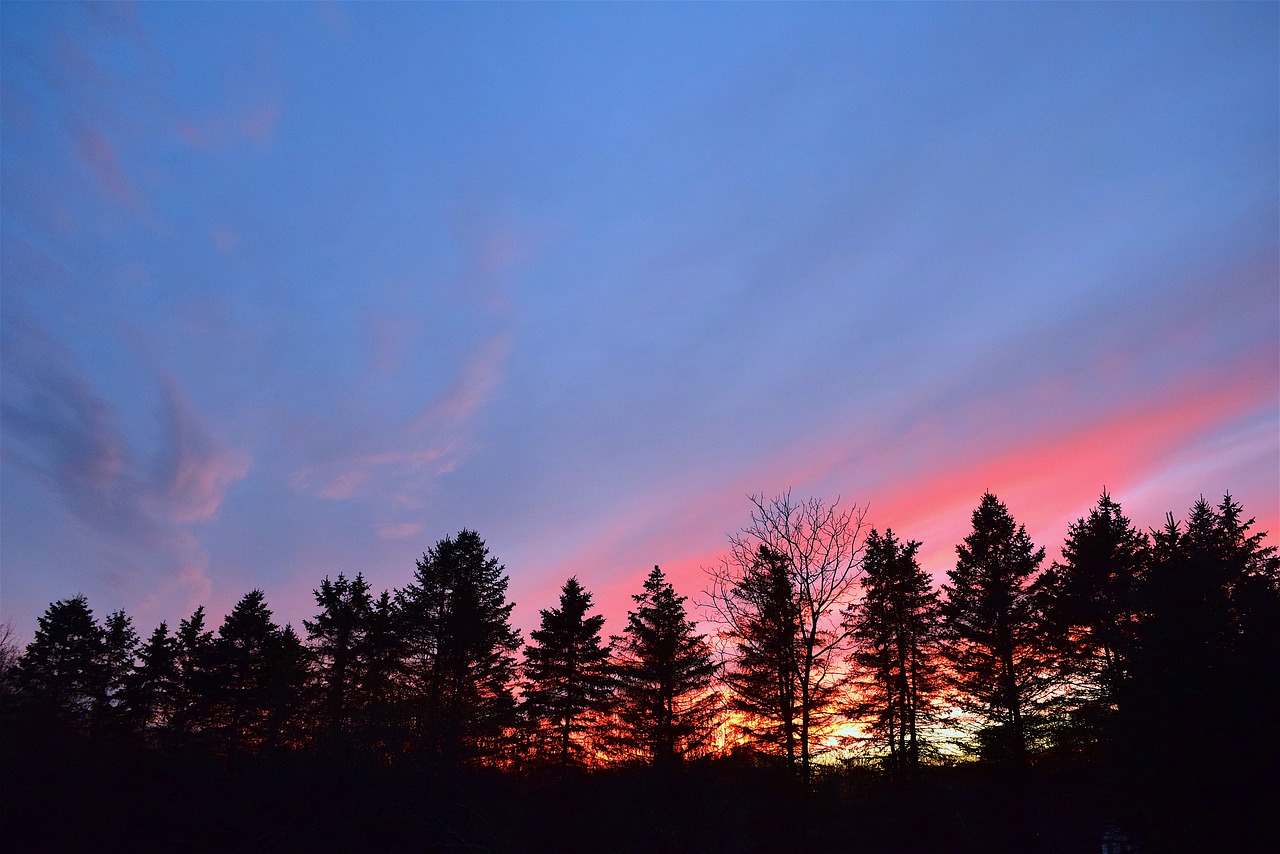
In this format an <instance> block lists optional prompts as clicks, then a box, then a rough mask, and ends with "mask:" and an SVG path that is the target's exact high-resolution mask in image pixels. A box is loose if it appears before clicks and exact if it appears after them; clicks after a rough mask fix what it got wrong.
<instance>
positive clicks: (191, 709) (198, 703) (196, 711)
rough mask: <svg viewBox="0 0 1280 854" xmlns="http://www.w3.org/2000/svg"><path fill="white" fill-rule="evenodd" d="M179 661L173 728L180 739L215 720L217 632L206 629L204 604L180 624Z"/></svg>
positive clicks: (177, 657)
mask: <svg viewBox="0 0 1280 854" xmlns="http://www.w3.org/2000/svg"><path fill="white" fill-rule="evenodd" d="M174 641H175V664H176V665H177V670H178V685H177V691H176V697H175V703H174V711H173V715H172V717H171V718H170V720H169V729H170V730H171V731H172V733H173V735H174V736H175V737H177V738H178V739H179V740H182V739H184V738H186V737H187V736H189V735H191V734H192V733H193V732H195V731H197V730H202V729H206V728H207V727H209V726H210V725H211V723H212V721H211V717H210V716H211V715H212V713H213V703H214V699H215V695H216V689H217V685H216V678H217V674H216V673H215V672H214V669H213V668H214V649H215V644H214V637H213V632H212V631H210V630H209V629H206V628H205V615H204V606H203V605H201V606H199V607H198V608H196V609H195V611H194V612H193V613H192V614H191V616H190V617H188V618H187V619H185V620H182V621H180V622H179V623H178V631H177V633H176V634H175V635H174Z"/></svg>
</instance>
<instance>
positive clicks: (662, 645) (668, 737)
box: [613, 566, 719, 765]
mask: <svg viewBox="0 0 1280 854" xmlns="http://www.w3.org/2000/svg"><path fill="white" fill-rule="evenodd" d="M631 598H632V600H633V601H634V602H635V603H636V609H635V610H634V611H630V612H628V614H627V626H626V628H625V629H624V630H623V634H622V636H621V637H617V638H614V639H613V646H614V651H615V659H614V670H615V673H616V676H617V680H618V693H617V705H616V708H615V714H616V717H617V720H618V724H619V727H618V733H617V735H618V739H617V740H618V742H619V743H620V747H621V749H622V750H624V751H625V752H626V753H627V754H628V755H631V756H638V757H640V758H642V759H643V760H645V761H647V762H650V763H653V764H657V765H669V764H671V763H673V762H676V761H678V760H680V759H683V758H684V757H686V756H688V755H690V754H697V753H699V752H701V751H702V750H704V749H706V744H707V740H708V738H709V737H710V734H711V728H712V726H713V724H714V718H715V714H716V710H717V707H718V699H719V698H718V697H717V695H716V694H715V692H714V691H712V689H711V683H712V679H713V677H714V676H715V672H716V665H715V661H714V659H713V658H712V654H711V648H710V645H709V644H708V643H707V639H706V638H704V637H703V636H702V635H700V634H698V633H697V625H696V624H695V623H694V622H693V621H692V620H690V619H689V618H688V616H687V615H686V613H685V601H686V597H684V596H677V595H676V592H675V588H674V587H672V585H671V583H670V582H669V581H667V578H666V576H665V575H664V574H663V572H662V570H661V569H659V568H658V567H656V566H655V567H654V568H653V571H652V572H650V573H649V577H648V578H646V579H645V582H644V590H643V592H641V593H638V594H636V595H634V596H632V597H631Z"/></svg>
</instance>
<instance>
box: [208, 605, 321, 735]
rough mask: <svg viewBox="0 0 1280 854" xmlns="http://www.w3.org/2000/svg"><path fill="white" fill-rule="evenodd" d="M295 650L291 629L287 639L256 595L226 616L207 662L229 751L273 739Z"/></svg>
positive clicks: (220, 722) (294, 636)
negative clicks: (209, 660)
mask: <svg viewBox="0 0 1280 854" xmlns="http://www.w3.org/2000/svg"><path fill="white" fill-rule="evenodd" d="M290 636H291V637H290ZM295 646H296V647H297V649H294V647H295ZM300 647H301V644H300V643H299V642H298V639H297V636H296V635H294V634H293V631H292V629H290V630H289V631H288V635H286V633H285V632H284V630H282V629H281V628H280V627H279V626H277V625H276V624H275V623H274V622H273V621H272V615H271V610H270V609H269V608H268V607H267V603H266V597H265V596H264V594H263V592H262V591H261V590H253V591H250V592H249V593H247V594H245V596H244V597H243V598H242V599H241V600H240V601H239V602H237V603H236V606H235V607H234V608H233V609H232V610H231V613H230V614H228V615H227V618H226V619H225V620H224V621H223V623H222V626H221V627H220V628H219V629H218V638H217V640H216V641H215V642H214V646H213V649H212V663H213V670H214V674H215V685H216V692H217V693H216V703H215V705H216V713H215V718H216V720H217V722H218V724H219V725H220V729H221V730H222V734H223V740H224V743H225V744H226V745H227V746H228V747H229V748H230V749H232V750H236V749H251V750H252V749H257V748H261V747H263V746H267V745H269V744H270V743H271V742H274V741H275V740H276V739H277V738H278V734H279V731H280V723H281V722H280V705H281V702H282V697H281V691H282V685H281V683H282V681H285V680H288V679H289V678H290V677H291V676H292V673H291V672H290V667H291V665H292V663H293V662H292V655H293V654H294V653H295V652H296V653H297V655H298V658H299V659H300V658H301V653H300Z"/></svg>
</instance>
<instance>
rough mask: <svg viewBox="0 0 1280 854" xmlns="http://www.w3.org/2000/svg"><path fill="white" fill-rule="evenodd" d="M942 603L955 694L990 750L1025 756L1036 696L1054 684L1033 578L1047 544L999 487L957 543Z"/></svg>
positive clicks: (1000, 755)
mask: <svg viewBox="0 0 1280 854" xmlns="http://www.w3.org/2000/svg"><path fill="white" fill-rule="evenodd" d="M956 554H957V561H956V566H955V568H954V569H952V570H950V571H949V572H948V573H947V577H948V579H949V580H950V584H947V585H944V587H943V590H944V592H945V597H946V598H945V599H944V601H943V603H942V615H943V620H944V622H943V632H944V639H945V644H944V647H943V651H944V655H945V658H946V659H947V663H948V665H949V666H950V668H951V675H952V680H953V685H954V687H955V689H956V690H955V694H954V700H955V702H956V703H957V704H958V705H959V706H960V708H962V709H964V710H965V711H967V712H969V713H971V714H975V715H976V716H977V717H978V718H979V720H980V721H981V722H982V724H984V728H983V730H982V731H981V732H980V733H979V740H980V743H981V744H982V748H983V752H984V753H985V754H987V755H990V756H992V757H994V758H1001V759H1008V760H1012V761H1014V762H1015V763H1023V762H1025V761H1026V759H1027V747H1028V741H1029V735H1030V731H1031V729H1032V723H1033V721H1032V720H1030V717H1031V716H1032V714H1033V712H1034V710H1035V706H1036V704H1037V703H1038V702H1039V701H1041V700H1043V699H1044V695H1045V692H1046V689H1047V687H1048V684H1049V681H1050V680H1049V675H1048V659H1049V655H1050V653H1049V650H1048V649H1047V645H1046V644H1045V642H1044V636H1043V629H1042V626H1041V621H1040V619H1039V616H1038V612H1037V602H1036V595H1035V592H1034V591H1033V589H1032V583H1033V581H1034V577H1035V574H1036V571H1037V569H1038V568H1039V566H1040V563H1041V562H1042V561H1043V560H1044V549H1043V548H1036V547H1035V546H1034V545H1033V544H1032V542H1031V538H1030V537H1028V536H1027V532H1026V529H1025V528H1024V527H1023V526H1021V525H1018V524H1017V523H1015V522H1014V519H1013V516H1011V515H1010V513H1009V510H1008V508H1007V507H1005V505H1004V504H1002V503H1001V502H1000V500H999V499H997V498H996V497H995V496H994V495H992V494H991V493H986V494H985V495H983V496H982V502H981V503H980V504H979V505H978V508H977V509H976V510H974V512H973V531H972V533H970V534H969V535H968V536H967V537H965V539H964V542H963V543H961V544H960V545H958V546H956Z"/></svg>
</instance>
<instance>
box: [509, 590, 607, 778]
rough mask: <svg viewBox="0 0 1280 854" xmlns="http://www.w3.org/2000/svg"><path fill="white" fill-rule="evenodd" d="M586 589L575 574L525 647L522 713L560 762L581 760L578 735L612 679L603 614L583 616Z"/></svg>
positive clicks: (600, 705) (588, 602) (601, 706)
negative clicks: (603, 634) (604, 639)
mask: <svg viewBox="0 0 1280 854" xmlns="http://www.w3.org/2000/svg"><path fill="white" fill-rule="evenodd" d="M590 609H591V594H590V593H588V592H587V591H586V590H584V589H583V588H582V585H581V584H579V583H578V579H577V578H570V579H569V580H568V581H566V582H565V583H564V587H563V588H562V589H561V591H560V604H559V606H558V607H556V608H552V609H550V610H544V611H542V612H541V613H542V623H541V625H540V626H539V627H538V628H537V629H535V630H534V631H532V632H530V633H529V639H530V643H529V645H528V646H527V647H526V648H525V663H524V677H525V683H526V684H525V691H524V701H525V702H524V708H525V715H526V717H527V718H528V720H529V722H530V724H531V725H532V726H533V727H534V732H535V734H538V735H545V736H548V738H546V739H541V738H539V739H537V741H544V740H546V741H549V742H550V749H549V750H548V753H549V754H550V755H552V756H555V757H556V760H557V761H558V762H559V763H560V764H561V765H568V764H570V763H571V762H575V763H578V762H583V761H585V754H586V749H585V747H584V745H583V744H582V743H581V742H582V735H583V734H584V732H585V731H586V730H587V729H588V726H589V724H590V723H591V722H592V718H593V716H594V715H597V714H599V713H600V712H602V711H603V710H604V707H605V705H606V704H607V703H608V700H609V697H610V692H611V690H612V687H613V684H612V679H611V677H610V673H609V653H610V649H609V645H608V644H606V643H604V642H603V641H602V639H601V636H600V630H601V628H602V627H603V626H604V617H602V616H600V615H599V614H594V615H590V616H588V614H587V612H588V611H589V610H590Z"/></svg>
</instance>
